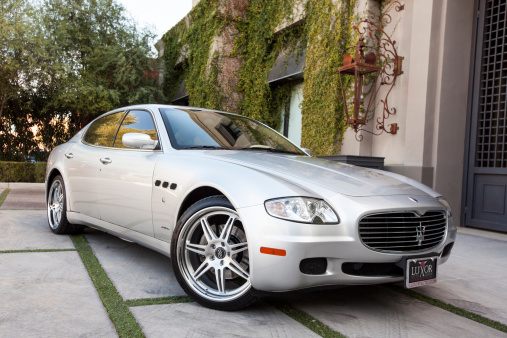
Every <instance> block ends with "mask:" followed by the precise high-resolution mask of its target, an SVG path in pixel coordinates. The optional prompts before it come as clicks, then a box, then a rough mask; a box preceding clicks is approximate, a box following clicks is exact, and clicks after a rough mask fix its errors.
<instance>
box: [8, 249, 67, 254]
mask: <svg viewBox="0 0 507 338" xmlns="http://www.w3.org/2000/svg"><path fill="white" fill-rule="evenodd" d="M60 251H76V249H35V250H4V251H0V254H4V253H23V252H60Z"/></svg>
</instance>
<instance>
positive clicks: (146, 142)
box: [121, 133, 158, 150]
mask: <svg viewBox="0 0 507 338" xmlns="http://www.w3.org/2000/svg"><path fill="white" fill-rule="evenodd" d="M121 142H122V143H123V145H124V146H126V147H128V148H137V149H149V150H153V149H155V148H156V147H157V145H158V141H154V140H152V139H151V137H150V135H148V134H141V133H126V134H124V135H123V137H122V138H121Z"/></svg>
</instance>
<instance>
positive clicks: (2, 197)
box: [0, 189, 11, 207]
mask: <svg viewBox="0 0 507 338" xmlns="http://www.w3.org/2000/svg"><path fill="white" fill-rule="evenodd" d="M10 191H11V189H5V190H4V191H2V193H1V194H0V207H1V206H2V204H3V203H4V201H5V199H6V198H7V195H9V192H10Z"/></svg>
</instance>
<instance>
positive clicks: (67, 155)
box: [65, 153, 74, 158]
mask: <svg viewBox="0 0 507 338" xmlns="http://www.w3.org/2000/svg"><path fill="white" fill-rule="evenodd" d="M65 157H67V158H73V157H74V154H73V153H67V154H65Z"/></svg>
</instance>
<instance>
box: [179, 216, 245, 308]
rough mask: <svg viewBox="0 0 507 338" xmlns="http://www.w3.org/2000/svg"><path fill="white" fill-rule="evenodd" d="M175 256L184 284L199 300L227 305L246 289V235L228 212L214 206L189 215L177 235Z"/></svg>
mask: <svg viewBox="0 0 507 338" xmlns="http://www.w3.org/2000/svg"><path fill="white" fill-rule="evenodd" d="M177 256H178V257H177V260H178V266H179V268H180V271H181V273H182V275H183V277H184V278H185V280H186V282H187V284H188V285H189V287H190V288H192V290H193V291H195V292H196V293H198V294H199V295H200V296H201V297H203V298H206V299H209V300H212V301H216V302H227V301H231V300H234V299H236V298H238V297H241V296H242V295H244V294H245V293H246V292H248V290H249V289H250V286H251V284H250V272H249V261H248V243H247V241H246V234H245V232H244V229H243V225H242V223H241V220H240V218H239V215H238V214H237V213H236V212H235V211H233V210H231V209H228V208H224V207H218V206H216V207H210V208H206V209H202V210H200V211H199V212H197V213H195V214H194V215H192V217H191V218H190V219H188V221H187V222H186V223H185V224H184V226H183V229H182V231H181V232H180V234H179V238H178V245H177Z"/></svg>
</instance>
